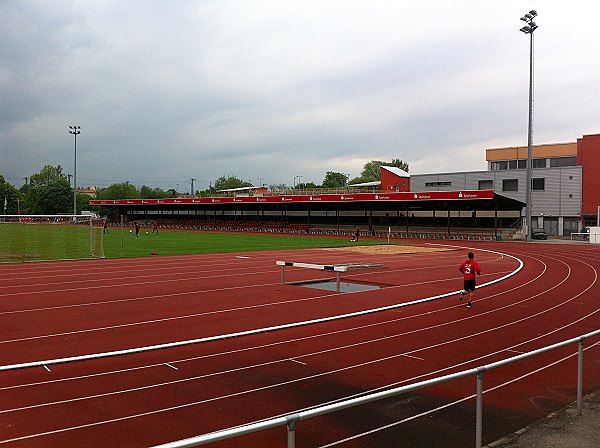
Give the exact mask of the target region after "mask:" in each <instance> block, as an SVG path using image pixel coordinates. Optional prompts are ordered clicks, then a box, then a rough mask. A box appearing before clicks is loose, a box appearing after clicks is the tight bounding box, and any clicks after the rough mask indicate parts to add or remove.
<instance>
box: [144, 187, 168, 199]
mask: <svg viewBox="0 0 600 448" xmlns="http://www.w3.org/2000/svg"><path fill="white" fill-rule="evenodd" d="M169 196H170V193H169V192H167V191H164V190H163V189H162V188H150V187H147V186H146V185H142V188H140V198H141V199H163V198H168V197H169Z"/></svg>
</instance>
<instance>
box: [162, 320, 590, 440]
mask: <svg viewBox="0 0 600 448" xmlns="http://www.w3.org/2000/svg"><path fill="white" fill-rule="evenodd" d="M598 335H600V329H599V330H596V331H592V332H590V333H586V334H584V335H582V336H578V337H575V338H572V339H568V340H566V341H562V342H558V343H556V344H553V345H549V346H546V347H542V348H539V349H537V350H533V351H530V352H527V353H523V354H520V355H517V356H513V357H511V358H507V359H504V360H501V361H497V362H494V363H491V364H486V365H483V366H481V367H476V368H473V369H468V370H463V371H461V372H456V373H452V374H449V375H444V376H441V377H437V378H432V379H429V380H425V381H420V382H417V383H413V384H409V385H406V386H401V387H396V388H393V389H389V390H385V391H382V392H377V393H373V394H370V395H365V396H362V397H358V398H353V399H349V400H344V401H341V402H337V403H333V404H328V405H324V406H319V407H316V408H313V409H308V410H304V411H298V412H297V413H293V414H289V415H285V416H282V417H276V418H272V419H268V420H264V421H259V422H255V423H250V424H247V425H243V426H238V427H235V428H229V429H223V430H220V431H216V432H212V433H209V434H203V435H200V436H196V437H191V438H189V439H184V440H179V441H176V442H171V443H167V444H164V445H159V446H157V447H155V448H188V447H195V446H200V445H206V444H209V443H213V442H217V441H220V440H226V439H232V438H235V437H239V436H242V435H244V434H250V433H255V432H259V431H263V430H267V429H273V428H277V427H280V426H283V425H286V426H287V447H288V448H295V447H296V424H297V423H298V422H299V421H301V420H306V419H309V418H313V417H317V416H320V415H325V414H329V413H332V412H336V411H341V410H343V409H348V408H352V407H354V406H359V405H362V404H366V403H371V402H373V401H378V400H382V399H385V398H390V397H395V396H397V395H401V394H405V393H407V392H412V391H416V390H420V389H423V388H426V387H430V386H435V385H438V384H443V383H447V382H450V381H454V380H458V379H461V378H465V377H468V376H473V375H475V376H477V395H476V405H475V407H476V412H475V447H476V448H481V444H482V434H483V393H484V392H483V377H484V373H485V372H489V371H491V370H494V369H496V368H498V367H503V366H506V365H509V364H513V363H515V362H518V361H521V360H524V359H527V358H531V357H533V356H537V355H540V354H542V353H546V352H549V351H552V350H556V349H558V348H561V347H565V346H567V345H571V344H575V343H576V344H578V353H577V414H578V415H581V413H582V405H583V343H584V341H585V340H586V339H588V338H591V337H594V336H598Z"/></svg>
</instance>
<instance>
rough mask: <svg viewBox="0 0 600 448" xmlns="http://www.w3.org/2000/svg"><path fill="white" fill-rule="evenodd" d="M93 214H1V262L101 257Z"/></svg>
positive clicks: (100, 232)
mask: <svg viewBox="0 0 600 448" xmlns="http://www.w3.org/2000/svg"><path fill="white" fill-rule="evenodd" d="M103 224H104V220H103V219H102V218H99V217H98V216H96V215H0V263H9V262H21V261H47V260H79V259H89V258H103V257H104V243H103Z"/></svg>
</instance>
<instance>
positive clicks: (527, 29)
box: [519, 26, 530, 34]
mask: <svg viewBox="0 0 600 448" xmlns="http://www.w3.org/2000/svg"><path fill="white" fill-rule="evenodd" d="M529 30H530V28H529V27H528V26H524V27H523V28H521V29H520V30H519V31H521V32H523V33H525V34H529Z"/></svg>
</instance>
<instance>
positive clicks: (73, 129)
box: [69, 126, 81, 215]
mask: <svg viewBox="0 0 600 448" xmlns="http://www.w3.org/2000/svg"><path fill="white" fill-rule="evenodd" d="M69 129H70V131H69V134H73V135H74V136H75V159H74V162H73V214H74V215H76V214H77V136H78V135H79V134H81V131H80V129H81V126H69Z"/></svg>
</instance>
